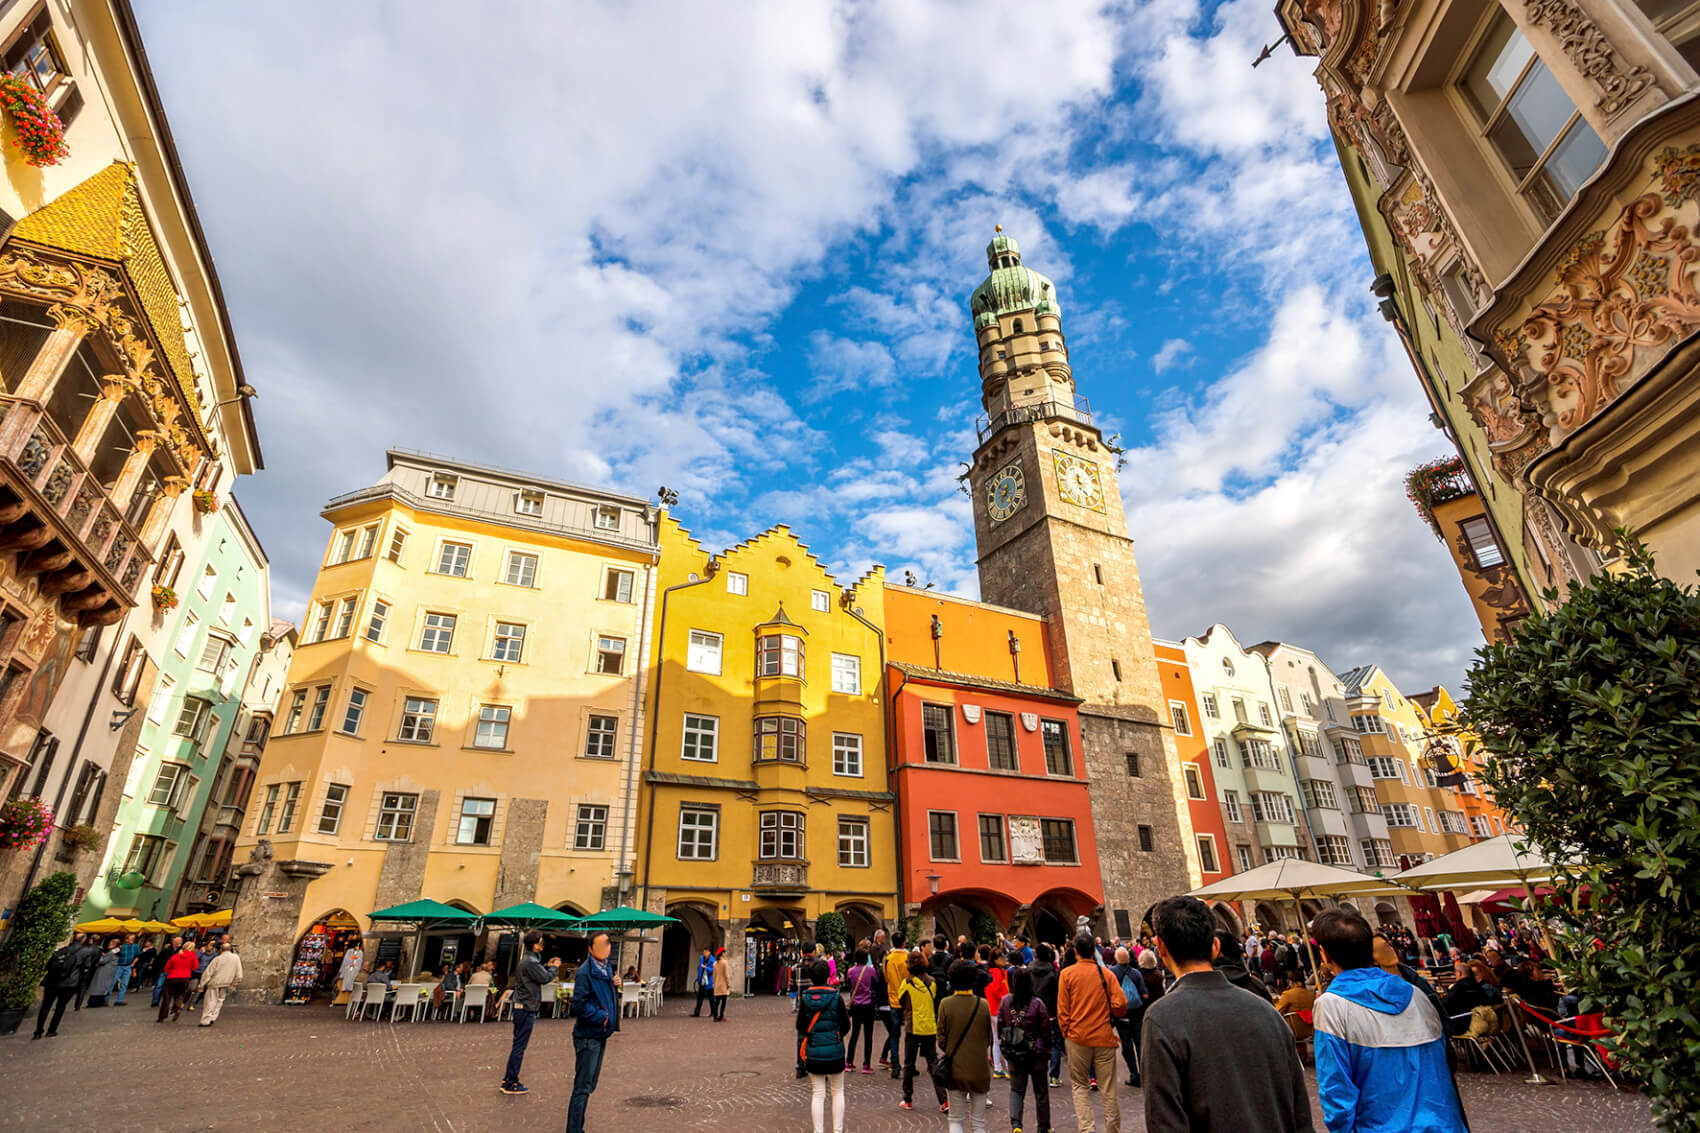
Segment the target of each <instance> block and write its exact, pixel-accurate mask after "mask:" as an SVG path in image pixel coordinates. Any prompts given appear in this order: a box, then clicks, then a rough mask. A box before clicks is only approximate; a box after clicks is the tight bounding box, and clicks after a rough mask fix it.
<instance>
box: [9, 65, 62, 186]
mask: <svg viewBox="0 0 1700 1133" xmlns="http://www.w3.org/2000/svg"><path fill="white" fill-rule="evenodd" d="M0 111H3V112H4V113H5V115H6V121H7V122H8V123H10V124H11V127H12V133H13V134H14V135H16V137H15V138H14V140H13V142H12V144H13V145H15V146H17V147H18V149H19V150H20V151H21V152H22V153H23V155H24V160H25V161H27V162H29V163H30V164H31V165H35V166H43V165H58V164H59V163H60V162H61V161H64V160H65V159H66V158H67V157H70V156H71V147H70V146H69V145H67V144H66V143H65V123H63V122H61V121H60V120H59V115H57V114H55V113H54V112H53V108H52V107H51V106H49V105H47V99H46V97H45V96H44V95H43V94H42V93H41V91H39V90H37V89H36V86H35V84H34V83H32V82H30V81H29V79H27V78H25V77H24V76H23V75H19V74H10V75H0Z"/></svg>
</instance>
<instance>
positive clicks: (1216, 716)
mask: <svg viewBox="0 0 1700 1133" xmlns="http://www.w3.org/2000/svg"><path fill="white" fill-rule="evenodd" d="M1199 700H1200V701H1202V702H1203V704H1204V714H1205V715H1206V716H1208V717H1210V718H1211V719H1212V720H1220V719H1221V718H1222V714H1221V713H1220V712H1218V711H1217V710H1216V694H1215V693H1211V692H1207V693H1205V694H1204V695H1203V696H1201V697H1199Z"/></svg>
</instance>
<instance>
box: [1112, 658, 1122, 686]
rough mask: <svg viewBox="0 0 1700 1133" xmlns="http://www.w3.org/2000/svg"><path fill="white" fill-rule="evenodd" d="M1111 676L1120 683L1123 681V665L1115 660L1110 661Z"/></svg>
mask: <svg viewBox="0 0 1700 1133" xmlns="http://www.w3.org/2000/svg"><path fill="white" fill-rule="evenodd" d="M1110 674H1111V675H1112V676H1114V677H1115V678H1116V680H1118V681H1119V680H1121V679H1122V663H1121V662H1120V661H1117V660H1115V659H1114V658H1111V659H1110Z"/></svg>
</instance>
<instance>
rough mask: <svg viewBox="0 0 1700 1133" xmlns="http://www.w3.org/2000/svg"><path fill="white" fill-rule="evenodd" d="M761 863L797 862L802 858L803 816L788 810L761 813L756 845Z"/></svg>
mask: <svg viewBox="0 0 1700 1133" xmlns="http://www.w3.org/2000/svg"><path fill="white" fill-rule="evenodd" d="M756 850H757V856H758V857H760V858H761V859H762V860H763V861H774V860H786V861H797V860H799V859H801V858H802V856H803V816H802V815H800V814H798V813H797V812H796V811H790V810H766V811H763V812H762V813H761V816H760V825H759V830H758V836H757V844H756Z"/></svg>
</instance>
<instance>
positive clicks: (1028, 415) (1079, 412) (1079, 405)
mask: <svg viewBox="0 0 1700 1133" xmlns="http://www.w3.org/2000/svg"><path fill="white" fill-rule="evenodd" d="M1052 418H1057V419H1060V420H1063V421H1076V422H1079V423H1080V424H1082V425H1090V424H1092V406H1091V404H1090V403H1089V402H1088V401H1087V400H1086V399H1085V398H1084V397H1074V398H1069V399H1068V400H1066V401H1056V400H1052V401H1034V402H1028V403H1026V404H1022V405H1006V406H1004V407H1003V408H1001V409H999V410H998V411H997V412H996V413H993V414H990V415H987V414H984V413H982V414H981V415H980V416H979V417H978V418H977V419H976V420H975V422H974V431H975V432H976V433H978V434H979V439H980V440H982V441H983V440H985V439H986V438H987V437H989V436H991V435H992V434H993V433H995V432H997V431H998V430H999V429H1002V428H1003V427H1004V426H1006V425H1021V424H1025V423H1026V422H1028V421H1049V420H1051V419H1052Z"/></svg>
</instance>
